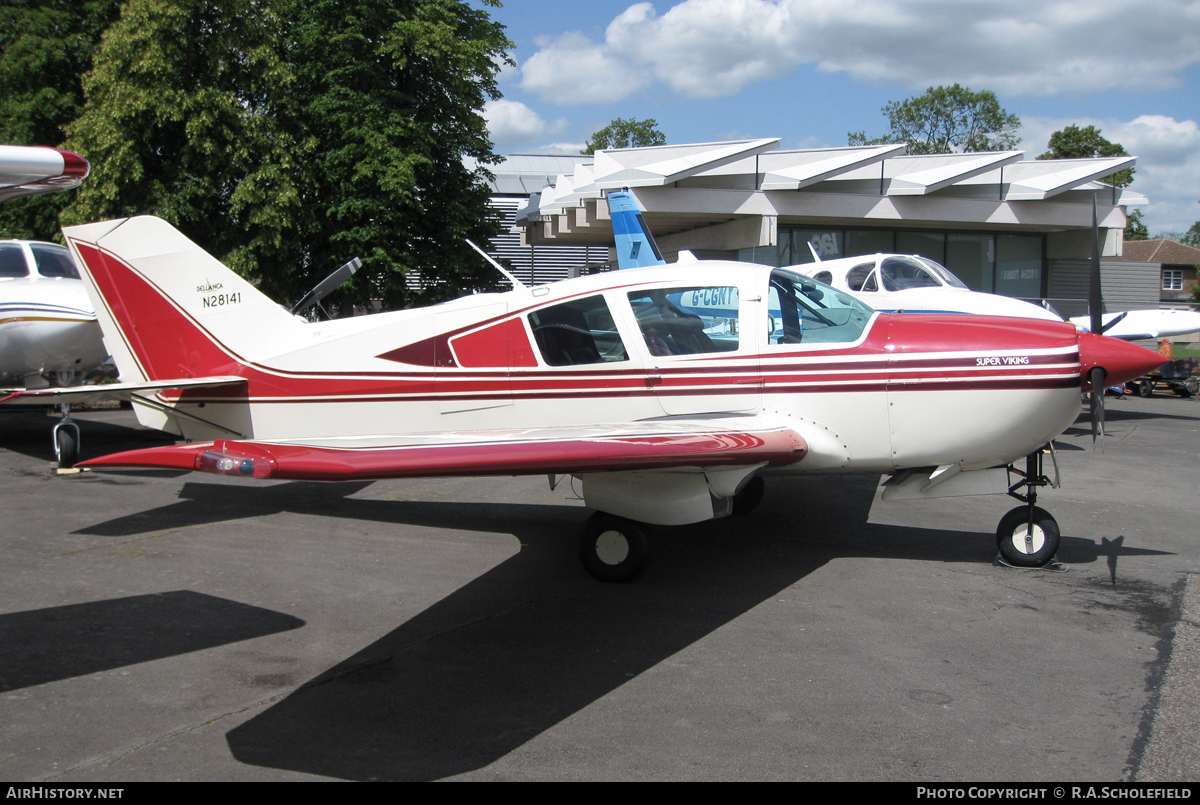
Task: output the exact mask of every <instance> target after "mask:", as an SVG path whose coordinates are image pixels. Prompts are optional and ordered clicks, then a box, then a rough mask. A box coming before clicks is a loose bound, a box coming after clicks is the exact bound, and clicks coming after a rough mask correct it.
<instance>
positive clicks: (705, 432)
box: [64, 218, 1161, 580]
mask: <svg viewBox="0 0 1200 805" xmlns="http://www.w3.org/2000/svg"><path fill="white" fill-rule="evenodd" d="M64 234H65V235H66V237H67V242H68V244H69V245H70V247H71V249H72V251H73V252H74V254H75V256H76V258H77V260H78V261H79V264H80V266H81V267H82V269H83V274H84V277H85V280H86V281H87V283H88V288H89V293H90V294H91V296H92V300H93V302H94V304H95V305H96V312H97V316H98V319H99V321H100V324H101V327H102V328H103V331H104V337H105V342H106V345H107V346H108V348H109V351H110V353H111V354H112V355H113V358H114V359H115V361H116V363H117V366H118V368H119V370H120V372H121V376H122V378H123V379H124V380H125V381H126V383H124V384H122V385H121V386H120V387H119V388H120V390H121V393H129V394H131V395H132V399H133V401H134V402H135V403H137V405H135V409H137V410H138V412H139V417H140V418H141V420H142V422H143V423H145V424H148V425H152V426H154V427H159V428H163V429H167V430H171V431H173V432H176V433H180V434H182V435H183V436H185V437H187V438H188V439H190V440H194V442H193V443H191V444H181V445H175V446H171V447H164V448H153V449H150V450H134V451H130V452H127V453H121V454H117V455H114V456H106V457H102V458H99V459H92V460H89V461H86V462H83V463H82V464H80V466H82V467H85V468H89V467H122V466H150V467H170V468H180V469H189V470H201V471H207V472H214V473H220V474H226V475H241V476H248V477H256V478H280V479H305V480H348V479H367V478H399V477H419V476H425V477H428V476H452V475H466V476H484V475H529V474H547V475H550V476H551V478H552V479H553V478H555V477H556V476H558V475H572V476H575V477H577V478H578V479H579V481H580V483H581V491H582V494H583V497H584V500H585V502H586V503H587V505H588V506H589V507H591V508H593V509H596V510H597V513H596V514H594V515H593V516H592V517H591V518H589V520H588V523H587V524H585V528H584V532H583V537H582V540H581V548H580V555H581V558H582V559H583V561H584V564H585V566H587V568H588V570H589V572H591V573H592V574H593V575H595V576H596V577H597V578H601V579H605V580H628V579H629V578H632V577H633V575H636V573H637V572H638V571H639V570H640V568H641V566H642V565H643V564H644V562H645V557H646V537H645V535H644V533H643V532H641V531H640V526H639V523H655V524H660V525H683V524H687V523H695V522H700V521H702V520H708V519H712V518H714V517H721V516H725V515H728V514H731V513H734V512H737V511H739V510H741V511H745V510H746V508H747V507H752V506H753V505H755V504H756V503H757V499H759V498H761V494H762V488H763V482H762V480H761V478H760V476H761V475H763V474H770V473H801V474H802V473H852V472H866V473H893V474H894V476H893V481H894V482H895V483H894V487H895V488H894V489H892V490H889V491H890V492H891V493H893V494H895V495H897V496H914V495H926V494H936V495H939V496H940V495H943V494H945V495H951V494H960V495H961V494H985V493H1005V492H1009V491H1010V481H1009V480H1008V476H1007V475H1006V473H1008V470H1006V468H1005V467H1006V465H1010V464H1011V463H1012V462H1013V461H1015V460H1016V459H1018V458H1020V457H1022V456H1026V457H1028V458H1027V463H1028V465H1029V469H1028V470H1027V471H1026V472H1025V473H1023V475H1024V476H1025V477H1027V478H1029V480H1030V483H1031V484H1033V483H1035V482H1036V483H1037V484H1038V485H1044V484H1045V483H1049V481H1046V480H1045V478H1044V476H1043V475H1042V473H1041V471H1040V469H1038V468H1037V467H1040V459H1038V460H1035V456H1036V455H1040V450H1041V448H1042V446H1043V445H1045V444H1046V443H1047V442H1049V441H1050V440H1051V439H1053V438H1054V437H1055V436H1057V435H1058V434H1059V433H1061V432H1062V431H1063V430H1064V429H1065V428H1066V427H1067V426H1068V425H1070V424H1071V423H1072V422H1073V421H1074V420H1075V418H1076V417H1077V416H1078V414H1079V393H1080V391H1081V389H1084V390H1086V388H1087V385H1086V378H1087V377H1088V372H1089V371H1090V370H1091V369H1092V368H1093V367H1097V366H1102V367H1103V368H1104V369H1105V371H1106V372H1107V376H1108V377H1110V378H1122V377H1135V376H1137V375H1138V374H1141V373H1143V372H1144V371H1146V367H1148V366H1150V365H1157V364H1158V363H1160V362H1161V359H1160V358H1159V357H1158V356H1157V355H1155V354H1154V353H1151V352H1149V351H1148V350H1145V349H1142V348H1141V347H1137V346H1134V345H1132V344H1127V343H1125V342H1122V341H1117V340H1115V339H1112V338H1106V337H1104V336H1094V335H1091V334H1089V333H1081V332H1080V331H1079V330H1078V329H1077V328H1076V327H1075V326H1073V325H1071V324H1067V323H1064V322H1061V321H1045V322H1030V321H1028V320H1017V319H1012V318H1001V317H989V316H961V315H947V314H929V315H907V314H905V315H898V314H887V313H879V312H876V311H874V310H871V309H870V308H869V307H867V306H865V305H863V304H861V303H859V302H857V301H856V300H854V299H852V298H851V297H850V296H849V295H847V294H845V293H842V292H840V291H837V290H835V289H833V288H831V287H829V286H827V285H822V284H820V283H817V282H814V281H813V280H811V279H809V278H807V277H804V276H803V275H801V274H799V273H797V272H794V271H790V270H787V269H776V268H771V267H768V266H760V265H755V264H750V263H739V262H723V261H704V262H700V261H693V262H689V263H684V264H676V265H674V266H660V267H652V268H640V269H633V270H627V271H619V272H611V273H607V274H600V275H594V276H588V277H581V278H578V279H572V280H565V281H562V282H557V283H554V284H553V285H544V286H537V287H533V288H528V287H518V288H516V289H514V290H512V291H510V292H508V293H500V294H476V295H473V296H469V297H464V298H461V299H457V300H454V301H452V302H447V303H445V304H441V305H436V306H434V307H429V308H422V309H417V310H405V311H398V312H393V313H380V314H376V315H371V316H361V317H356V318H350V319H339V320H336V321H328V322H320V323H308V322H305V321H301V320H298V319H297V318H296V317H294V316H292V315H290V314H289V313H288V312H287V311H286V310H284V309H283V308H281V307H279V306H278V305H276V304H275V303H274V302H272V301H271V300H270V299H268V298H267V297H265V296H263V295H262V294H261V293H259V292H258V290H257V289H255V288H254V287H253V286H252V285H250V284H249V283H248V282H246V281H245V280H243V279H242V278H241V277H239V276H237V275H236V274H234V273H233V272H232V271H229V270H228V269H227V268H225V267H224V266H222V265H221V264H220V263H219V262H217V261H216V260H215V259H213V258H212V257H211V256H210V255H208V254H206V253H205V252H204V251H202V250H201V249H199V247H197V246H195V244H192V243H191V242H190V241H188V240H187V239H186V238H184V237H183V235H181V234H180V233H179V232H178V231H177V230H175V229H174V228H172V227H171V226H170V225H168V224H166V223H165V222H164V221H161V220H159V219H156V218H132V219H126V220H121V221H107V222H103V223H98V224H90V225H87V226H78V227H68V228H66V229H65V230H64ZM75 393H76V392H71V394H75ZM147 406H149V408H148V407H147ZM1035 465H1036V466H1035ZM553 483H554V481H553V480H552V484H553ZM931 490H932V491H931ZM1022 499H1023V500H1027V501H1028V505H1029V509H1028V511H1029V512H1030V518H1036V519H1037V522H1036V523H1035V522H1033V519H1029V522H1028V527H1027V528H1026V529H1025V531H1021V522H1024V521H1019V518H1017V517H1015V516H1006V520H1004V521H1002V529H1001V530H1002V531H1003V532H1004V534H1002V536H1001V545H1002V551H1004V550H1007V553H1006V555H1011V556H1012V557H1013V559H1014V561H1018V562H1025V563H1028V564H1038V563H1043V562H1045V561H1048V559H1049V557H1051V556H1052V555H1053V552H1054V550H1055V548H1056V547H1057V532H1056V531H1054V530H1053V529H1054V528H1056V526H1053V525H1052V523H1051V522H1050V521H1048V520H1045V519H1044V518H1043V517H1042V515H1043V514H1044V512H1042V511H1041V510H1040V509H1035V508H1034V507H1033V505H1032V503H1033V500H1034V494H1033V486H1032V485H1031V486H1030V494H1029V496H1028V497H1025V498H1022ZM739 507H740V508H739ZM1020 511H1025V510H1024V509H1022V510H1020ZM1035 528H1036V529H1039V530H1038V531H1037V534H1034V533H1033V531H1034V529H1035ZM1047 529H1048V530H1047ZM1018 531H1020V533H1021V534H1022V535H1023V536H1020V535H1017V532H1018ZM1026 532H1028V533H1026ZM1003 546H1007V548H1005V547H1003Z"/></svg>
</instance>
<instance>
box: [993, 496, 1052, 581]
mask: <svg viewBox="0 0 1200 805" xmlns="http://www.w3.org/2000/svg"><path fill="white" fill-rule="evenodd" d="M1028 526H1029V508H1028V507H1026V506H1018V507H1017V508H1015V509H1013V510H1012V511H1010V512H1009V513H1008V514H1006V515H1004V516H1003V517H1002V518H1000V527H999V528H997V529H996V543H997V545H998V546H999V548H1000V555H1001V556H1003V557H1004V560H1005V561H1006V562H1008V563H1009V564H1010V565H1016V566H1017V567H1041V566H1042V565H1045V564H1046V563H1048V562H1049V561H1050V560H1051V559H1053V558H1054V555H1055V554H1056V553H1058V542H1059V539H1058V537H1059V534H1058V523H1057V522H1056V521H1055V520H1054V518H1053V517H1051V516H1050V513H1049V512H1048V511H1046V510H1045V509H1042V508H1039V507H1037V506H1034V507H1033V534H1032V536H1031V537H1030V538H1029V539H1027V531H1028Z"/></svg>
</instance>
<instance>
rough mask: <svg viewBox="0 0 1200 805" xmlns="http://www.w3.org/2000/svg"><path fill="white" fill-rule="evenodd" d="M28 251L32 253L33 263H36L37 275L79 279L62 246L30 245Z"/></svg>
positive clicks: (76, 270) (69, 255) (69, 257)
mask: <svg viewBox="0 0 1200 805" xmlns="http://www.w3.org/2000/svg"><path fill="white" fill-rule="evenodd" d="M29 249H30V250H31V251H32V252H33V261H34V262H35V263H37V269H38V273H39V274H41V275H42V276H43V277H63V278H65V279H73V280H77V279H79V269H77V268H75V261H74V260H72V259H71V253H70V252H69V251H67V250H66V249H65V248H63V247H62V246H55V245H54V244H52V243H30V244H29Z"/></svg>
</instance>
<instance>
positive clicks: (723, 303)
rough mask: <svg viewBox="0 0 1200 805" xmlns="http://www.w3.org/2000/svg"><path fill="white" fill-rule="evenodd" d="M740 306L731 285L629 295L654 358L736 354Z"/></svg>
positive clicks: (650, 291) (635, 292) (670, 289)
mask: <svg viewBox="0 0 1200 805" xmlns="http://www.w3.org/2000/svg"><path fill="white" fill-rule="evenodd" d="M738 302H739V297H738V289H737V287H735V286H732V285H720V286H705V287H693V288H655V289H653V290H648V291H631V292H630V293H629V304H630V305H631V306H632V307H633V313H634V315H635V316H637V320H638V326H639V327H641V330H642V337H643V338H645V340H646V349H648V350H649V351H650V354H651V355H655V356H663V355H696V354H700V353H705V352H734V351H736V350H737V348H738Z"/></svg>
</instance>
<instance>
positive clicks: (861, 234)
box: [846, 229, 896, 257]
mask: <svg viewBox="0 0 1200 805" xmlns="http://www.w3.org/2000/svg"><path fill="white" fill-rule="evenodd" d="M894 251H896V233H895V232H890V231H883V230H878V229H851V230H850V231H848V232H847V233H846V256H847V257H854V256H856V255H860V254H889V253H891V252H894Z"/></svg>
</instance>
